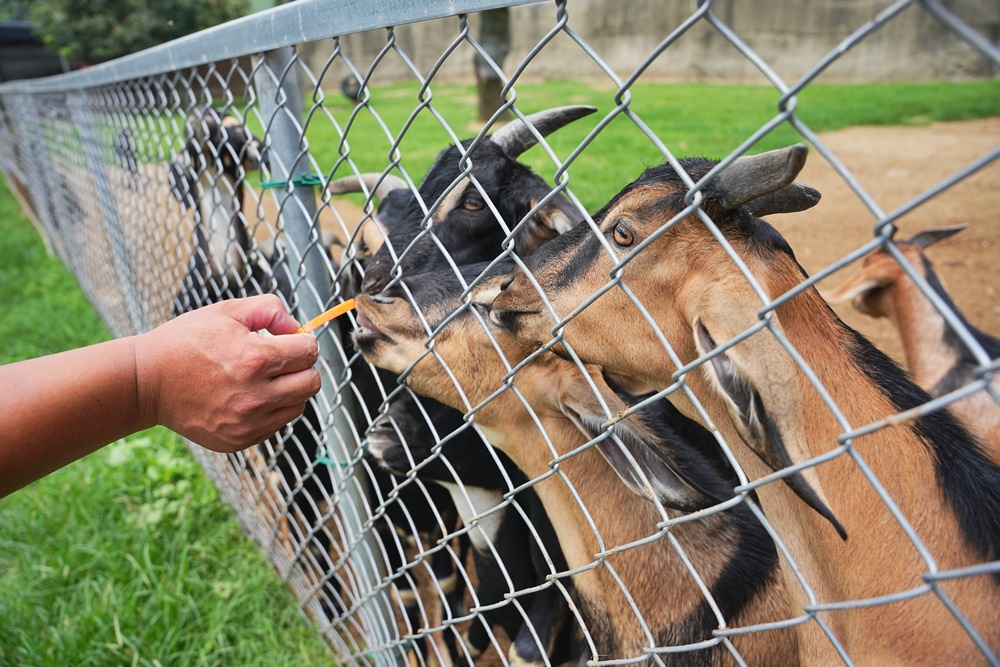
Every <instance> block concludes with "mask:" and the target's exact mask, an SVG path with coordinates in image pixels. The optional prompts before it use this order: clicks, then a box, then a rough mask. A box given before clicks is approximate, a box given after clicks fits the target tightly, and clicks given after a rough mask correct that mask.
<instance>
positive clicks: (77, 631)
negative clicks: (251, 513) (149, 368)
mask: <svg viewBox="0 0 1000 667" xmlns="http://www.w3.org/2000/svg"><path fill="white" fill-rule="evenodd" d="M0 230H2V233H0V312H2V313H3V315H2V316H0V360H2V361H3V362H4V363H6V362H11V361H15V360H18V359H22V358H28V357H34V356H39V355H43V354H49V353H53V352H57V351H60V350H64V349H69V348H72V347H77V346H81V345H87V344H90V343H96V342H99V341H102V340H105V339H107V338H108V332H107V330H106V329H105V328H104V326H103V325H102V324H101V322H100V320H99V318H98V317H97V315H96V313H95V312H94V309H93V308H92V307H91V306H90V305H89V304H88V303H87V301H86V299H85V298H84V296H83V294H82V293H81V292H80V289H79V287H78V286H77V284H76V282H75V281H74V279H73V278H72V276H70V275H69V273H68V272H67V271H66V269H65V268H64V267H63V266H62V264H61V263H60V262H59V261H58V260H57V259H55V258H53V257H49V256H47V255H46V252H45V249H44V246H43V244H42V242H41V240H40V239H39V237H38V235H37V233H36V232H35V230H34V228H33V227H32V226H31V224H30V223H29V222H28V220H27V219H26V218H25V217H24V216H23V215H21V213H20V211H19V207H18V204H17V201H16V200H15V199H14V197H13V195H11V194H10V191H9V190H8V189H7V186H6V184H4V183H0ZM54 313H58V315H59V316H58V317H53V314H54ZM323 664H332V660H331V658H330V653H329V651H328V649H327V648H326V646H325V644H324V643H323V642H322V641H321V640H320V639H319V638H318V636H317V634H316V633H315V631H314V630H313V629H312V628H311V627H310V626H309V625H308V624H307V623H306V622H305V621H304V620H303V618H302V616H301V615H300V614H299V612H298V608H297V605H296V603H295V601H294V600H293V598H292V596H291V595H290V594H289V593H288V592H287V591H286V590H285V588H284V587H283V586H282V585H281V584H280V583H278V582H277V580H276V578H275V575H274V572H273V570H272V568H271V566H270V565H269V564H267V563H266V562H265V561H264V559H263V558H262V556H261V555H260V554H259V553H258V551H257V549H256V547H255V545H253V544H252V543H250V542H249V541H248V540H247V539H246V538H244V537H243V534H242V532H241V530H240V528H239V526H238V524H237V523H236V520H235V518H234V515H233V511H232V510H231V509H230V508H229V507H228V506H226V505H223V504H222V503H221V501H220V500H219V497H218V493H217V492H216V490H215V487H214V486H213V485H212V483H211V482H210V481H209V480H208V479H207V478H206V477H205V475H204V474H203V473H202V471H201V468H200V467H199V466H198V464H197V463H196V462H195V461H194V459H193V458H192V457H191V456H190V455H189V454H188V453H187V451H186V449H185V447H184V445H183V443H182V442H181V440H180V438H179V437H178V436H176V435H174V434H173V433H171V432H169V431H167V430H166V429H162V428H159V429H152V430H150V431H147V432H144V433H140V434H137V435H135V436H133V437H130V438H128V439H127V440H125V441H122V442H119V443H115V444H113V445H112V446H110V447H107V448H105V449H103V450H101V451H99V452H96V453H95V454H92V455H91V456H89V457H87V458H85V459H83V460H81V461H79V462H77V463H75V464H73V465H70V466H68V467H67V468H64V469H63V470H61V471H59V472H57V473H55V474H53V475H50V476H49V477H47V478H45V479H42V480H40V481H38V482H36V483H35V484H33V485H31V486H29V487H28V488H26V489H23V490H21V491H19V492H17V493H15V494H13V495H11V496H8V497H7V498H4V499H2V500H0V665H3V666H5V667H6V666H7V665H19V666H25V667H35V666H37V667H41V666H52V667H57V666H58V667H64V666H66V665H80V666H82V665H88V666H99V665H109V666H110V665H241V666H242V665H260V666H261V667H265V666H271V665H323Z"/></svg>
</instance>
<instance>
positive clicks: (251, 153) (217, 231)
mask: <svg viewBox="0 0 1000 667" xmlns="http://www.w3.org/2000/svg"><path fill="white" fill-rule="evenodd" d="M184 128H185V144H184V150H183V151H182V152H181V153H180V155H178V156H177V158H175V159H174V161H173V162H171V164H170V174H169V175H170V187H171V191H172V193H173V195H174V197H176V198H177V200H178V201H179V202H181V206H182V207H183V208H184V209H190V210H191V211H192V213H193V216H194V229H193V231H194V240H193V247H192V251H191V258H190V260H189V262H188V268H187V272H186V274H185V276H184V281H183V284H182V287H181V291H180V293H179V294H178V296H177V300H176V302H175V303H174V308H173V315H178V314H180V313H182V312H184V311H187V310H193V309H195V308H198V307H199V306H203V305H205V304H208V303H213V302H216V301H220V300H222V299H225V298H231V297H233V296H241V295H245V294H247V293H248V292H247V290H246V289H245V288H244V286H245V285H246V284H248V282H249V281H250V280H251V279H252V278H257V279H258V280H260V279H262V278H264V274H263V272H262V270H261V269H260V267H256V266H250V262H249V260H248V257H249V254H250V249H251V240H250V233H249V231H248V225H247V221H246V218H245V217H244V215H243V198H244V187H245V185H244V181H245V179H246V176H247V174H248V173H249V172H251V171H253V170H255V169H258V168H259V167H260V160H261V146H260V142H259V141H258V140H257V139H256V138H255V137H254V136H253V135H252V134H251V133H250V132H249V131H248V130H247V129H246V127H244V125H243V124H242V123H241V122H240V120H239V119H237V118H235V117H233V116H230V115H226V114H222V115H220V114H219V113H218V112H217V111H215V110H214V109H211V108H199V109H195V110H194V111H192V112H191V113H190V114H189V115H188V118H187V120H186V122H185V124H184ZM257 291H259V289H257V288H251V289H250V290H249V293H256V292H257Z"/></svg>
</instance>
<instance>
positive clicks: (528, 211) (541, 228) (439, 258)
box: [334, 106, 595, 293]
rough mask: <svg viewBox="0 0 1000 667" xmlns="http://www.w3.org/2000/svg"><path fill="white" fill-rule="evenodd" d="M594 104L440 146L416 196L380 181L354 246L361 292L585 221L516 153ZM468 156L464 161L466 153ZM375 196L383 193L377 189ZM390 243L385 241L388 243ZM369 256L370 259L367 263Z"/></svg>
mask: <svg viewBox="0 0 1000 667" xmlns="http://www.w3.org/2000/svg"><path fill="white" fill-rule="evenodd" d="M594 111H595V109H594V108H593V107H585V106H571V107H562V108H558V109H550V110H548V111H542V112H539V113H536V114H532V115H530V116H527V117H526V118H525V120H526V123H522V122H520V121H514V122H512V123H510V124H508V125H506V126H505V127H503V128H501V129H500V130H497V131H496V132H495V133H493V134H492V135H490V136H489V137H487V138H485V139H483V140H481V141H480V142H479V143H478V144H476V145H475V147H474V148H472V149H471V151H469V149H470V147H472V146H473V140H471V139H470V140H466V141H464V142H462V148H461V149H459V148H458V147H455V146H452V147H449V148H447V149H445V150H444V151H442V152H441V153H440V154H439V155H438V157H437V160H436V161H435V162H434V164H433V165H432V166H431V167H430V169H428V171H427V173H426V174H425V175H424V179H423V181H422V182H421V184H420V187H419V192H418V194H414V193H413V192H412V191H411V190H410V189H409V188H408V187H407V186H406V185H405V183H403V184H400V181H399V179H394V180H387V179H384V178H382V177H381V175H379V176H378V177H374V179H375V180H381V182H382V183H389V184H391V185H393V187H392V189H389V190H387V196H389V198H388V199H387V198H385V197H381V198H380V205H379V209H378V213H377V214H376V215H375V216H374V218H372V219H370V220H367V221H366V222H365V223H364V224H362V225H361V226H360V227H359V230H358V232H357V233H356V234H355V238H356V241H355V249H356V251H357V255H358V257H359V258H361V259H362V265H363V268H364V270H365V279H364V282H363V284H362V290H363V291H365V292H368V293H377V292H378V291H380V290H381V289H382V288H383V287H385V285H386V284H388V282H389V281H390V280H391V278H392V275H393V272H394V271H395V270H397V269H398V270H399V271H400V272H401V273H403V274H409V273H416V272H420V273H423V272H426V271H432V270H438V269H444V268H447V267H448V266H450V262H449V259H448V257H450V258H451V260H452V261H453V262H454V264H455V265H458V266H461V265H465V264H472V263H476V262H481V261H485V260H488V259H493V258H495V257H497V256H498V255H500V253H501V252H502V251H503V243H504V241H505V240H506V238H507V236H508V232H506V231H504V227H505V226H506V228H507V229H508V230H511V231H513V230H514V228H515V227H517V231H514V232H513V237H512V241H513V250H514V252H516V253H518V254H522V255H523V254H526V253H527V252H529V251H530V250H532V249H533V248H535V247H537V246H539V245H541V244H542V243H544V242H545V241H547V240H549V239H551V238H553V237H555V236H556V235H557V234H559V233H561V232H564V231H566V230H567V229H569V228H570V227H572V226H573V225H575V224H576V223H577V222H579V221H580V220H582V219H583V216H582V214H581V213H580V211H579V210H577V208H576V206H574V205H573V204H572V203H571V202H570V201H569V200H568V199H567V198H566V197H564V196H563V195H562V194H555V195H553V194H552V188H551V187H550V186H549V185H548V184H547V183H546V182H545V181H544V180H543V179H542V178H541V177H539V176H537V175H535V174H534V173H533V172H532V171H531V170H530V169H529V168H528V167H526V166H524V165H523V164H520V163H519V162H517V157H518V156H519V155H520V154H521V153H523V152H524V151H526V150H528V149H529V148H531V147H532V146H533V145H535V144H536V143H537V141H538V137H539V136H541V137H544V136H547V135H549V134H551V133H552V132H555V131H556V130H558V129H559V128H561V127H563V126H565V125H567V124H568V123H571V122H572V121H574V120H577V119H578V118H581V117H583V116H586V115H588V114H591V113H593V112H594ZM466 151H469V154H468V155H467V156H466V160H464V161H463V160H462V155H463V153H465V152H466ZM334 183H336V184H337V186H338V188H340V189H341V191H346V190H345V189H343V188H344V187H351V184H353V183H357V184H358V185H357V186H356V187H357V189H358V190H360V179H356V178H354V177H349V178H348V179H347V185H341V182H339V181H335V182H334ZM376 196H378V194H377V193H376ZM385 241H388V243H385ZM366 255H371V257H370V260H369V261H364V260H365V257H366Z"/></svg>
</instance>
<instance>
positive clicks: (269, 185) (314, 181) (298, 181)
mask: <svg viewBox="0 0 1000 667" xmlns="http://www.w3.org/2000/svg"><path fill="white" fill-rule="evenodd" d="M291 183H292V185H298V186H302V187H316V186H317V185H323V177H322V176H320V175H319V174H305V175H303V176H299V177H298V178H293V179H292V181H291ZM286 185H288V181H261V183H260V187H262V188H263V189H265V190H277V189H279V188H283V187H285V186H286Z"/></svg>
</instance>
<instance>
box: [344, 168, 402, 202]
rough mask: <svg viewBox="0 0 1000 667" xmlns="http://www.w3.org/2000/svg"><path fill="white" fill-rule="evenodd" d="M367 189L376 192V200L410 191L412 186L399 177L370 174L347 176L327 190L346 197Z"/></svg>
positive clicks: (378, 173) (379, 173)
mask: <svg viewBox="0 0 1000 667" xmlns="http://www.w3.org/2000/svg"><path fill="white" fill-rule="evenodd" d="M362 185H363V186H364V188H363V187H362ZM376 186H377V187H376ZM365 188H367V189H368V190H369V191H371V190H374V191H375V193H374V197H375V198H376V199H385V197H386V196H387V195H388V194H389V193H390V192H392V191H393V190H409V189H410V186H409V185H407V184H406V181H404V180H403V179H402V178H400V177H399V176H395V175H393V174H382V173H381V172H370V173H365V174H359V175H358V176H345V177H344V178H338V179H337V180H335V181H330V184H329V185H327V188H326V189H327V190H328V191H329V193H330V194H331V195H346V194H349V193H351V192H364V191H365Z"/></svg>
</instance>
